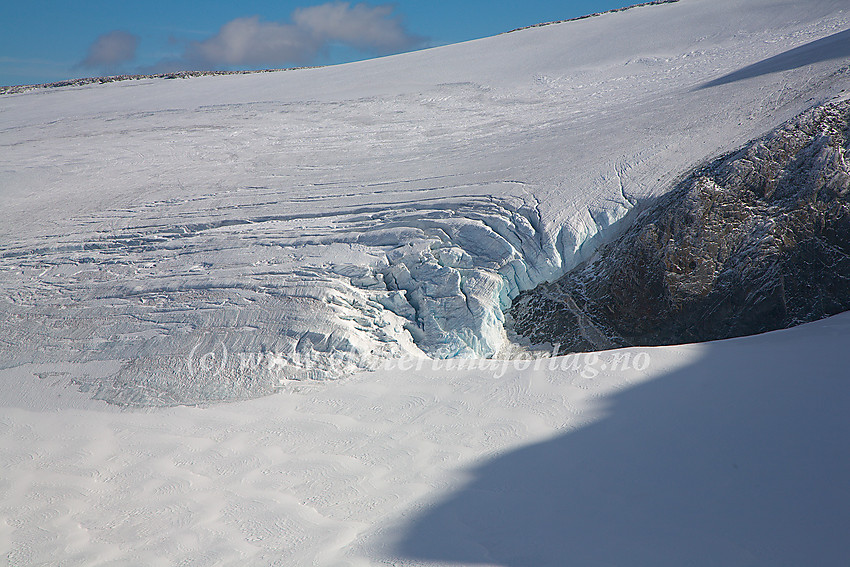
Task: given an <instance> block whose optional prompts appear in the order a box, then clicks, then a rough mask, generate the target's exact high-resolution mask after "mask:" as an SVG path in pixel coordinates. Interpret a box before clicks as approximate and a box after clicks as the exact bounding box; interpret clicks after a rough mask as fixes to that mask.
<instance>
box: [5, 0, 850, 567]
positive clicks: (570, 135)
mask: <svg viewBox="0 0 850 567" xmlns="http://www.w3.org/2000/svg"><path fill="white" fill-rule="evenodd" d="M848 28H850V13H848V12H847V6H846V3H845V2H844V1H843V0H841V1H838V0H836V1H829V0H812V1H806V2H785V1H780V0H683V1H682V2H679V3H675V4H664V5H660V6H652V7H644V8H638V9H634V10H630V11H626V12H620V13H616V14H611V15H606V16H601V17H598V18H591V19H587V20H581V21H578V22H571V23H565V24H559V25H551V26H545V27H539V28H533V29H528V30H522V31H519V32H516V33H512V34H506V35H502V36H498V37H494V38H490V39H484V40H479V41H474V42H470V43H466V44H460V45H453V46H446V47H442V48H438V49H432V50H427V51H421V52H416V53H411V54H405V55H399V56H395V57H390V58H384V59H380V60H375V61H366V62H360V63H355V64H350V65H342V66H338V67H330V68H323V69H313V70H303V71H291V72H285V73H269V74H262V75H243V76H225V77H202V78H196V79H191V80H185V81H184V80H144V81H133V82H118V83H111V84H108V85H97V86H95V85H89V86H85V87H72V88H61V89H51V90H35V91H30V92H27V93H21V94H14V95H5V96H2V97H0V148H2V149H0V205H2V206H0V387H2V391H3V395H2V396H1V397H0V398H2V403H0V405H2V408H0V550H2V552H3V553H2V558H3V559H0V561H6V562H7V563H8V564H10V565H15V566H18V565H50V564H62V565H138V564H143V565H175V564H180V565H211V564H223V565H239V566H242V565H275V564H278V565H328V566H330V565H351V566H358V567H362V566H366V565H382V564H383V565H397V566H401V565H411V566H412V565H434V564H465V565H473V564H475V565H478V564H482V565H487V564H489V565H507V566H523V567H528V566H540V565H565V564H568V565H587V566H593V567H596V566H598V565H605V564H610V565H636V564H640V565H659V566H662V565H670V566H671V567H672V566H676V567H679V566H681V565H685V564H687V565H705V566H707V567H708V566H712V567H714V566H717V565H742V566H743V565H764V566H768V565H769V566H771V567H775V566H782V565H788V566H791V565H836V564H842V562H845V561H846V558H847V557H848V555H850V550H848V547H847V544H846V543H845V537H844V534H845V533H846V532H847V531H848V527H850V526H848V520H847V515H846V510H847V509H848V505H850V494H848V488H847V486H848V485H847V483H846V479H847V478H848V473H850V470H848V469H849V468H850V464H848V454H847V451H846V449H845V445H846V443H845V441H846V439H847V438H848V423H850V422H848V420H847V419H846V414H847V412H846V408H847V407H848V404H847V402H848V394H850V388H848V385H847V381H846V376H847V371H846V358H847V357H846V354H845V352H846V337H847V335H848V331H849V330H850V329H848V326H850V319H848V317H847V316H846V315H841V316H837V317H835V318H832V319H828V320H824V321H820V322H818V323H814V324H810V325H807V326H804V327H799V328H796V329H791V330H788V331H782V332H777V333H771V334H768V335H763V336H759V337H750V338H745V339H739V340H731V341H725V342H719V343H709V344H702V345H687V346H681V347H665V348H655V349H644V350H640V349H637V350H635V349H632V350H629V351H620V352H607V353H600V354H599V355H591V356H598V357H600V358H598V359H595V358H590V359H570V358H556V359H552V361H549V360H543V361H541V363H540V366H539V367H538V368H536V369H535V367H534V365H531V367H530V368H526V367H524V366H523V363H522V362H515V363H506V362H504V361H501V360H499V359H498V358H497V359H495V360H494V361H493V363H492V364H494V365H495V366H494V367H493V368H484V369H469V368H465V369H458V367H457V366H454V367H452V368H450V369H446V368H445V366H444V367H443V369H434V368H432V364H431V363H426V362H425V359H423V358H419V359H418V360H420V361H422V365H421V368H417V366H416V365H414V366H413V367H412V368H411V367H409V366H404V367H403V368H399V365H398V362H399V359H398V358H397V357H400V356H403V355H410V356H414V357H422V356H424V355H425V354H428V355H430V356H432V357H435V358H439V357H449V358H448V359H446V360H441V361H440V363H441V364H444V365H445V364H449V363H452V364H455V365H457V364H460V363H461V362H460V361H461V360H462V358H457V357H465V356H470V355H474V356H478V357H486V356H490V355H496V356H497V357H499V356H501V355H504V352H503V349H504V348H505V336H504V330H503V327H502V317H503V310H504V308H505V307H506V306H507V305H508V302H509V301H510V299H511V298H512V297H513V296H515V294H516V293H517V292H518V291H519V290H521V289H529V288H531V287H533V286H534V285H535V284H537V283H539V282H542V281H545V280H547V279H551V278H554V277H556V276H558V275H559V274H561V273H563V271H564V270H565V269H567V268H569V267H571V266H573V265H575V264H576V263H577V262H578V261H580V260H581V259H583V258H584V257H586V256H587V255H588V254H590V253H591V252H592V251H593V249H594V247H595V246H596V245H597V244H598V243H599V242H601V241H602V240H605V239H608V238H610V237H612V236H613V235H614V234H615V233H616V231H617V230H619V227H620V226H622V223H620V221H623V220H624V219H627V217H628V216H629V213H630V211H632V210H634V209H635V207H639V206H640V203H641V202H642V200H643V199H646V198H648V197H651V196H654V195H657V194H660V193H663V192H665V191H667V190H668V189H669V188H670V187H671V183H672V181H673V180H674V179H675V178H676V177H678V176H680V175H682V174H684V173H685V172H686V171H687V170H688V169H689V168H690V167H691V166H693V165H695V164H697V163H700V162H702V161H704V160H706V159H708V158H710V157H712V156H715V155H717V154H719V153H720V152H722V151H725V150H728V149H731V148H734V147H737V146H739V145H740V144H743V143H744V142H746V141H748V140H750V139H753V138H756V137H757V136H759V135H761V134H762V133H764V132H765V131H767V130H769V129H771V128H773V127H774V126H776V125H777V124H779V123H781V122H783V121H785V120H787V119H788V118H790V117H792V116H794V115H796V114H798V113H799V112H800V111H802V110H804V109H806V108H808V107H810V106H812V105H814V104H816V103H819V102H822V101H825V100H831V99H833V98H834V97H839V96H842V91H843V90H844V89H846V88H847V85H848V84H850V80H848V75H847V73H848V69H850V60H848V58H847V53H846V49H845V43H846V41H845V40H846V31H845V30H847V29H848ZM618 223H619V224H618ZM626 354H628V355H629V356H630V358H629V361H630V364H629V365H628V368H627V369H625V370H624V369H623V366H624V365H625V363H624V362H623V360H624V359H625V358H624V356H625V355H626ZM451 357H455V358H451ZM411 360H414V361H415V359H409V358H408V359H403V361H404V362H405V364H408V363H410V362H411ZM478 360H479V361H482V360H484V359H483V358H479V359H478ZM638 360H639V361H640V363H639V364H635V361H638ZM485 362H486V361H485ZM550 362H554V364H555V367H553V368H550V367H549V363H550ZM615 362H616V363H617V365H616V368H614V369H612V366H613V365H614V363H615ZM644 362H648V363H649V364H648V365H644V364H643V363H644ZM572 363H576V364H577V366H575V367H573V366H571V364H572ZM464 364H469V362H468V361H467V362H464ZM504 364H507V366H503V365H504ZM515 364H518V365H519V366H514V365H515ZM388 365H390V366H388ZM392 365H394V366H392ZM603 365H604V366H603ZM562 366H563V368H562ZM366 369H376V370H375V371H374V372H363V370H366ZM328 378H334V379H336V380H334V381H328V380H326V379H328ZM314 379H319V380H314ZM80 389H82V390H83V391H82V392H81V391H80ZM272 392H279V393H278V395H273V396H267V397H262V398H259V399H252V400H246V399H242V398H255V397H256V396H260V395H262V394H269V393H272ZM93 398H97V399H93ZM238 399H242V401H234V402H233V403H229V404H219V405H209V404H207V405H204V404H203V403H201V404H200V405H198V406H197V407H186V406H180V405H176V407H163V406H168V405H175V404H181V403H184V404H185V403H189V404H192V403H197V402H210V401H215V400H238ZM102 400H109V401H111V402H118V403H119V404H126V405H125V406H124V407H123V408H122V407H121V406H119V405H116V404H108V403H106V402H105V401H102ZM127 405H129V406H134V405H136V406H139V405H140V406H148V407H146V408H141V409H140V408H136V409H130V408H128V407H127Z"/></svg>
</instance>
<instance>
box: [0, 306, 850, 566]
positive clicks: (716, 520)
mask: <svg viewBox="0 0 850 567" xmlns="http://www.w3.org/2000/svg"><path fill="white" fill-rule="evenodd" d="M848 333H850V317H848V316H847V314H843V315H839V316H836V317H834V318H831V319H827V320H823V321H819V322H817V323H811V324H809V325H805V326H802V327H797V328H794V329H790V330H786V331H777V332H773V333H769V334H767V335H762V336H758V337H747V338H743V339H732V340H728V341H722V342H717V343H706V344H702V345H690V346H679V347H655V348H648V349H630V350H627V351H613V352H607V353H601V354H599V355H596V354H593V355H591V357H590V358H584V355H581V356H580V357H579V358H577V359H573V360H570V359H567V358H559V359H551V360H543V361H542V363H541V365H540V367H539V368H538V369H535V367H534V365H533V364H531V365H529V367H528V368H525V367H524V366H523V365H518V366H514V365H507V366H503V365H501V364H497V365H495V366H494V368H493V369H492V370H473V371H469V370H467V371H465V372H458V371H457V370H456V369H455V370H446V369H441V370H431V369H428V368H427V367H426V368H424V369H423V370H422V371H419V372H398V371H396V370H381V371H378V372H375V373H362V374H359V375H357V376H355V377H353V378H351V379H349V380H344V381H339V382H336V383H330V384H329V383H325V384H318V383H315V382H304V383H301V384H300V385H299V387H298V388H297V389H294V388H293V389H290V390H288V391H286V392H285V393H281V394H279V395H276V396H269V397H265V398H262V399H257V400H250V401H244V402H236V403H230V404H222V405H219V406H217V407H208V408H190V407H175V408H160V409H156V410H149V411H132V412H130V411H118V410H116V409H115V406H110V405H106V404H105V403H103V404H102V406H95V405H93V404H94V402H92V401H90V400H86V399H85V398H84V397H83V396H82V395H81V394H79V393H78V392H76V390H75V389H74V388H73V387H71V386H67V385H66V386H65V387H64V388H63V387H61V386H62V383H63V382H62V377H61V376H60V377H50V376H45V378H44V379H39V378H35V377H33V376H32V375H30V374H26V373H21V372H18V373H16V372H14V371H11V370H6V371H0V384H2V387H3V392H4V395H3V398H2V402H0V405H2V409H0V431H2V434H0V463H2V464H0V478H2V484H0V495H2V496H0V518H2V519H3V521H2V522H0V550H2V552H3V553H2V559H0V563H3V561H4V560H5V561H7V563H6V564H8V565H15V566H28V565H56V564H61V565H67V566H77V565H128V566H129V565H163V566H165V565H187V566H188V565H198V566H207V565H228V566H231V565H232V566H234V567H235V566H245V565H250V566H268V565H287V566H293V567H295V566H302V565H316V566H328V567H330V566H334V567H338V566H344V565H346V566H356V567H365V566H377V565H395V566H397V567H402V566H414V565H415V566H420V567H421V566H425V565H501V566H510V567H529V566H544V565H545V566H561V565H580V566H588V567H590V566H596V565H623V566H632V565H654V566H659V567H662V566H663V567H680V566H681V565H693V566H697V567H716V566H718V565H724V566H725V565H729V566H763V567H786V566H787V567H798V566H800V565H843V564H844V563H845V562H846V558H847V557H848V556H850V544H848V541H847V538H846V534H847V530H848V528H850V521H848V517H847V510H848V509H850V491H849V490H848V484H847V478H848V476H850V456H848V452H847V439H848V436H850V420H848V419H847V408H848V404H850V385H848V381H847V379H846V378H847V370H846V366H847V356H846V350H847V349H846V344H847V336H848ZM625 354H630V355H631V356H632V360H638V359H637V357H638V356H640V355H643V356H644V358H648V362H649V364H648V365H646V366H644V364H645V363H646V362H647V360H644V359H640V364H638V365H637V366H638V367H639V368H643V371H638V370H635V369H634V366H635V364H634V363H629V364H625V363H624V362H623V361H624V355H625ZM527 362H528V361H527ZM553 363H554V370H552V369H551V368H552V367H550V364H553ZM615 363H616V364H617V370H616V371H613V372H612V371H611V370H610V366H611V365H612V364H615ZM603 365H606V366H605V367H606V368H609V369H608V370H607V371H602V368H603ZM624 366H628V367H629V370H627V371H623V370H622V368H623V367H624ZM57 381H58V382H59V385H55V384H54V382H57ZM57 407H59V408H63V409H57Z"/></svg>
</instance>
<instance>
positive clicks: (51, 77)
mask: <svg viewBox="0 0 850 567" xmlns="http://www.w3.org/2000/svg"><path fill="white" fill-rule="evenodd" d="M636 1H638V0H632V1H629V0H597V1H591V0H525V1H522V0H517V1H503V0H430V1H425V0H395V1H394V2H392V3H382V2H341V1H336V0H332V1H329V2H322V1H320V0H293V1H289V0H243V1H240V2H233V1H232V0H205V1H184V2H181V1H179V0H178V1H175V0H147V1H146V2H120V1H117V2H116V1H115V0H80V1H77V2H69V1H60V0H5V1H4V2H0V32H2V33H0V85H22V84H35V83H45V82H53V81H61V80H66V79H72V78H77V77H90V76H101V75H114V74H122V73H132V74H140V73H141V74H145V73H158V72H170V71H176V70H209V69H221V70H240V69H267V68H285V67H297V66H304V65H328V64H335V63H344V62H347V61H355V60H359V59H366V58H370V57H376V56H381V55H387V54H391V53H400V52H404V51H410V50H414V49H422V48H427V47H434V46H438V45H445V44H449V43H457V42H461V41H467V40H471V39H476V38H480V37H486V36H491V35H496V34H498V33H501V32H505V31H509V30H512V29H515V28H518V27H522V26H527V25H532V24H536V23H541V22H547V21H554V20H563V19H567V18H572V17H576V16H581V15H585V14H589V13H594V12H599V11H604V10H609V9H613V8H620V7H623V6H627V5H630V4H634V3H635V2H636Z"/></svg>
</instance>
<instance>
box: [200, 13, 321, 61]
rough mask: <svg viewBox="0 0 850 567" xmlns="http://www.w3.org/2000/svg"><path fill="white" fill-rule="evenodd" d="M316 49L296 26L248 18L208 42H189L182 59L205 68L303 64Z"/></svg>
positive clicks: (234, 21) (318, 46)
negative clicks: (286, 63)
mask: <svg viewBox="0 0 850 567" xmlns="http://www.w3.org/2000/svg"><path fill="white" fill-rule="evenodd" d="M320 47H321V44H320V43H319V42H317V41H316V40H315V39H314V38H313V37H311V36H310V34H308V33H307V32H305V31H304V30H302V29H300V28H299V27H298V26H294V25H292V24H278V23H275V22H261V21H260V18H259V16H251V17H247V18H237V19H235V20H232V21H230V22H228V23H226V24H224V25H223V26H222V27H221V29H220V30H219V31H218V33H217V34H216V35H214V36H213V37H211V38H209V39H205V40H204V41H196V42H192V43H191V44H190V46H189V48H188V50H187V51H186V59H187V60H189V61H190V62H196V63H200V64H201V65H205V66H219V65H228V66H230V65H263V64H267V63H276V62H283V61H302V60H306V59H309V58H311V57H312V56H314V55H315V54H316V52H317V51H318V50H319V48H320Z"/></svg>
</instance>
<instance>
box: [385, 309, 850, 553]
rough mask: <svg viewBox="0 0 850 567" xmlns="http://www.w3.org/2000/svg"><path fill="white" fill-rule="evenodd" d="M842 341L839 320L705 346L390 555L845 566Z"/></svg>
mask: <svg viewBox="0 0 850 567" xmlns="http://www.w3.org/2000/svg"><path fill="white" fill-rule="evenodd" d="M804 328H805V329H807V330H806V331H805V332H803V331H802V329H804ZM848 329H850V316H848V315H847V314H845V315H839V316H837V317H834V318H832V319H829V320H825V321H821V322H818V323H814V324H812V325H807V326H805V327H798V328H797V329H791V330H786V331H779V332H775V333H771V334H769V335H762V336H760V337H750V338H745V339H733V340H729V341H723V342H717V343H707V344H706V345H705V354H704V356H703V357H701V358H700V360H699V361H697V362H696V363H694V364H692V365H690V366H688V367H686V368H682V369H680V370H677V371H675V372H672V373H671V374H668V375H666V376H662V377H659V378H657V379H655V380H652V381H649V382H646V383H642V384H640V385H638V386H635V387H633V388H631V389H629V390H626V391H623V392H620V393H617V394H615V395H613V396H612V397H611V398H610V399H609V400H608V401H609V403H610V406H609V415H608V416H607V417H605V418H604V419H602V420H600V421H599V422H596V423H594V424H591V425H589V426H586V427H584V428H581V429H579V430H576V431H574V432H571V433H569V434H566V435H563V436H561V437H557V438H554V439H552V440H549V441H546V442H543V443H538V444H535V445H531V446H527V447H525V448H521V449H518V450H515V451H513V452H510V453H507V454H505V455H503V456H501V457H498V458H496V459H495V460H493V461H490V462H488V463H486V464H484V465H482V466H480V467H478V468H476V469H474V470H473V471H472V478H473V480H472V481H470V482H469V483H468V484H467V485H466V486H465V487H464V488H462V489H461V490H460V491H458V492H457V493H455V494H453V495H451V496H449V497H448V498H447V499H446V500H445V501H443V502H442V503H440V504H438V505H436V506H435V507H433V508H431V509H430V510H429V511H427V512H425V513H424V514H423V515H422V516H420V517H418V518H417V519H415V520H414V521H413V522H412V523H411V524H410V525H408V526H406V527H405V531H404V533H403V534H402V535H401V537H400V538H399V539H398V540H397V542H396V544H395V548H394V552H395V554H397V556H402V557H406V558H411V559H416V560H429V561H445V562H458V563H464V564H495V565H504V566H509V567H540V566H548V565H551V566H559V567H570V566H588V567H591V566H592V567H598V566H601V565H652V566H654V567H662V566H670V567H681V566H682V565H689V566H706V567H716V566H718V565H724V566H726V567H730V566H736V565H765V566H768V565H769V566H771V567H777V566H782V565H788V566H792V565H793V566H798V565H839V564H844V562H846V561H847V558H848V557H850V540H848V539H847V537H846V535H847V533H850V512H848V510H850V482H848V479H850V449H848V447H850V445H848V439H850V381H848V378H850V372H849V371H848V370H847V360H848V359H847V354H846V349H845V348H842V346H841V345H842V344H846V336H847V332H848Z"/></svg>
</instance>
